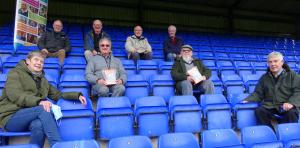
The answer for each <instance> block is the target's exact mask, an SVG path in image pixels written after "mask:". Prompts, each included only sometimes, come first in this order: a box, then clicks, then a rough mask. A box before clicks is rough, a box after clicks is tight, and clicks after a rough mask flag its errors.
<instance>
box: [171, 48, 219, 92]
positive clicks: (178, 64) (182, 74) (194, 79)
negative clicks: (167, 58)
mask: <svg viewBox="0 0 300 148" xmlns="http://www.w3.org/2000/svg"><path fill="white" fill-rule="evenodd" d="M180 56H181V57H180V58H177V59H175V61H174V64H173V67H172V70H171V75H172V78H173V80H174V81H175V82H176V90H177V92H178V93H179V94H180V95H193V89H199V90H201V91H202V90H204V93H205V94H213V93H214V84H213V82H212V81H211V80H208V79H209V77H210V76H211V71H210V70H209V69H208V68H206V67H205V66H204V65H203V63H202V62H201V61H200V60H199V59H195V58H193V57H192V56H193V48H192V47H191V46H190V45H183V46H182V47H181V51H180Z"/></svg>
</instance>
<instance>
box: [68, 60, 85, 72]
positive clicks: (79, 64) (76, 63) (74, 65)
mask: <svg viewBox="0 0 300 148" xmlns="http://www.w3.org/2000/svg"><path fill="white" fill-rule="evenodd" d="M85 68H86V61H85V58H84V57H67V58H65V62H64V65H63V67H62V70H63V71H65V70H68V69H83V70H85Z"/></svg>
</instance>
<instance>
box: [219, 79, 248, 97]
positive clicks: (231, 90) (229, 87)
mask: <svg viewBox="0 0 300 148" xmlns="http://www.w3.org/2000/svg"><path fill="white" fill-rule="evenodd" d="M222 81H223V85H224V87H225V88H226V93H227V94H241V93H244V91H245V87H244V82H243V81H242V79H241V77H240V76H239V75H237V74H232V75H222Z"/></svg>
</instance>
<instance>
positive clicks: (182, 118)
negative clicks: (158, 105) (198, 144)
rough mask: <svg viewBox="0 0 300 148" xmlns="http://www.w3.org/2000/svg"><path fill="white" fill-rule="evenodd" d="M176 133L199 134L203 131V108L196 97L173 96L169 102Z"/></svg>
mask: <svg viewBox="0 0 300 148" xmlns="http://www.w3.org/2000/svg"><path fill="white" fill-rule="evenodd" d="M169 112H170V118H171V120H172V121H173V125H174V132H192V133H199V132H200V131H201V129H202V123H201V118H202V113H201V108H200V106H199V104H198V102H197V99H196V98H195V97H194V96H173V97H171V98H170V102H169Z"/></svg>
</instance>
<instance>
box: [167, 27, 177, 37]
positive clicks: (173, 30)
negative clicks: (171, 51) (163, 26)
mask: <svg viewBox="0 0 300 148" xmlns="http://www.w3.org/2000/svg"><path fill="white" fill-rule="evenodd" d="M168 34H169V37H170V38H175V36H176V27H175V26H174V25H170V26H169V27H168Z"/></svg>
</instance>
